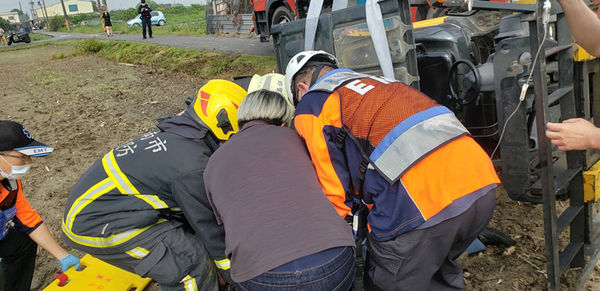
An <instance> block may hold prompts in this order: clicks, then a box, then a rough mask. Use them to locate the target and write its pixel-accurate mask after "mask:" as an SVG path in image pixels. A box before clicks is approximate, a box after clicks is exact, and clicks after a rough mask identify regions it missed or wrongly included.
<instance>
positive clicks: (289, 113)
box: [237, 90, 294, 128]
mask: <svg viewBox="0 0 600 291" xmlns="http://www.w3.org/2000/svg"><path fill="white" fill-rule="evenodd" d="M237 118H238V124H239V126H240V128H241V127H242V126H243V125H244V123H246V122H249V121H252V120H263V121H266V122H268V123H270V124H273V125H282V124H283V123H286V124H287V126H290V125H291V123H292V119H293V118H294V108H292V106H290V104H289V102H288V101H286V99H285V97H283V96H282V95H280V94H278V93H275V92H272V91H267V90H259V91H255V92H252V93H250V94H248V96H246V98H244V100H243V101H242V104H240V108H238V112H237Z"/></svg>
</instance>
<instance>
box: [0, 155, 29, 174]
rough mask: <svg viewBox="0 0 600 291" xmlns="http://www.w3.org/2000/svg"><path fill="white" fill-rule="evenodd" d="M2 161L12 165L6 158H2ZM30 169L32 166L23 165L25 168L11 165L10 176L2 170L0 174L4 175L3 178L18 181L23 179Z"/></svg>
mask: <svg viewBox="0 0 600 291" xmlns="http://www.w3.org/2000/svg"><path fill="white" fill-rule="evenodd" d="M0 157H1V156H0ZM2 159H3V160H4V161H5V162H7V163H8V164H9V165H10V163H9V162H8V161H7V160H6V159H4V158H2ZM30 168H31V164H27V165H23V166H13V165H10V174H9V173H5V172H4V171H2V170H0V174H2V177H4V178H7V179H12V180H16V179H20V178H21V177H23V175H25V173H27V171H29V169H30Z"/></svg>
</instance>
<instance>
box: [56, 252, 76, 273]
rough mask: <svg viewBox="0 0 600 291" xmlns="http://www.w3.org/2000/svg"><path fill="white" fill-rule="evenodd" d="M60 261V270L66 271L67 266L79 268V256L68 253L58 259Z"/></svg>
mask: <svg viewBox="0 0 600 291" xmlns="http://www.w3.org/2000/svg"><path fill="white" fill-rule="evenodd" d="M58 262H59V263H60V266H61V267H62V272H63V273H64V272H66V271H67V270H68V269H69V268H71V267H73V266H75V270H77V269H79V265H80V262H79V258H78V257H76V256H74V255H71V254H68V255H67V256H66V257H64V258H62V259H61V260H59V261H58Z"/></svg>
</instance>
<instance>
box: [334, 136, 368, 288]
mask: <svg viewBox="0 0 600 291" xmlns="http://www.w3.org/2000/svg"><path fill="white" fill-rule="evenodd" d="M346 137H349V138H350V139H351V140H352V141H353V142H354V144H355V145H356V147H358V149H359V151H360V154H361V156H362V161H361V162H360V165H359V173H358V181H359V182H358V183H359V185H358V187H357V188H358V189H357V190H358V191H357V192H358V198H359V199H360V204H359V206H358V213H357V214H358V226H357V239H356V242H355V243H356V246H355V260H356V273H355V278H354V290H360V291H362V290H363V289H364V272H365V256H364V255H363V247H364V246H363V243H364V242H365V238H366V237H367V235H368V233H369V230H368V228H367V216H369V208H368V207H367V205H366V204H365V203H364V202H363V192H364V184H365V174H366V172H367V169H368V167H369V164H371V160H370V159H369V156H368V155H367V153H366V151H365V150H364V148H363V146H362V145H361V143H360V142H359V140H358V139H357V138H356V137H355V136H354V135H353V134H352V133H351V132H350V129H349V128H348V127H346V126H345V125H343V126H342V128H341V129H340V131H339V132H338V134H337V135H336V137H335V146H336V147H337V148H338V149H339V150H341V151H342V152H343V154H344V157H345V158H346V160H347V159H348V157H347V156H346V151H345V150H344V148H345V146H346ZM355 213H356V212H355Z"/></svg>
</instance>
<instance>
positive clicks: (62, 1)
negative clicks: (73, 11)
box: [60, 0, 71, 32]
mask: <svg viewBox="0 0 600 291" xmlns="http://www.w3.org/2000/svg"><path fill="white" fill-rule="evenodd" d="M60 4H61V5H62V9H63V14H64V15H65V24H66V25H67V31H69V32H70V31H71V28H70V27H69V16H68V15H67V9H66V8H65V1H64V0H60Z"/></svg>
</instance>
